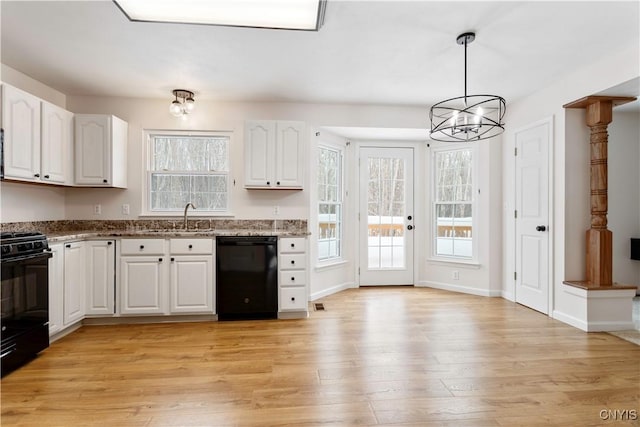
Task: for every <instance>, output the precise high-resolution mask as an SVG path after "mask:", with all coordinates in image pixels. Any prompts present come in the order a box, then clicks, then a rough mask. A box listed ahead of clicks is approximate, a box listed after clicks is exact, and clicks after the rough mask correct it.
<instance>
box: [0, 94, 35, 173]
mask: <svg viewBox="0 0 640 427" xmlns="http://www.w3.org/2000/svg"><path fill="white" fill-rule="evenodd" d="M2 127H3V128H4V174H5V177H7V178H15V179H20V180H27V181H37V180H38V179H39V177H40V99H39V98H37V97H35V96H33V95H31V94H28V93H27V92H23V91H21V90H20V89H16V88H14V87H12V86H9V85H3V86H2Z"/></svg>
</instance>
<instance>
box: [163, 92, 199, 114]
mask: <svg viewBox="0 0 640 427" xmlns="http://www.w3.org/2000/svg"><path fill="white" fill-rule="evenodd" d="M171 93H173V95H174V96H175V97H176V99H175V100H174V101H173V102H171V105H170V106H169V112H170V113H171V115H173V116H175V117H182V118H183V119H186V118H187V115H188V114H189V113H191V112H192V111H193V109H194V108H195V100H194V99H193V92H191V91H190V90H184V89H174V90H173V91H172V92H171Z"/></svg>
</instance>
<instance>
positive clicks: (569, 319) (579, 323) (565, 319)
mask: <svg viewBox="0 0 640 427" xmlns="http://www.w3.org/2000/svg"><path fill="white" fill-rule="evenodd" d="M552 317H553V318H554V319H556V320H559V321H561V322H562V323H566V324H567V325H571V326H573V327H574V328H578V329H581V330H583V331H585V332H586V331H589V325H588V324H587V322H585V321H584V320H581V319H578V318H577V317H573V316H570V315H568V314H566V313H562V312H560V311H558V310H554V311H553V315H552Z"/></svg>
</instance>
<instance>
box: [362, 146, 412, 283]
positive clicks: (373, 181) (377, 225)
mask: <svg viewBox="0 0 640 427" xmlns="http://www.w3.org/2000/svg"><path fill="white" fill-rule="evenodd" d="M413 157H414V152H413V148H381V147H361V148H360V180H359V181H360V209H359V218H360V221H359V227H360V232H359V235H360V268H359V284H360V286H369V285H413V284H414V277H413V273H414V272H413V223H414V221H413V220H414V212H413Z"/></svg>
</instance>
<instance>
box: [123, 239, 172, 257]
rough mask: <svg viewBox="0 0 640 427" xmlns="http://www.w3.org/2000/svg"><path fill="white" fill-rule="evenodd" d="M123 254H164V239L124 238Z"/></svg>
mask: <svg viewBox="0 0 640 427" xmlns="http://www.w3.org/2000/svg"><path fill="white" fill-rule="evenodd" d="M120 254H122V255H164V239H122V240H121V241H120Z"/></svg>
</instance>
